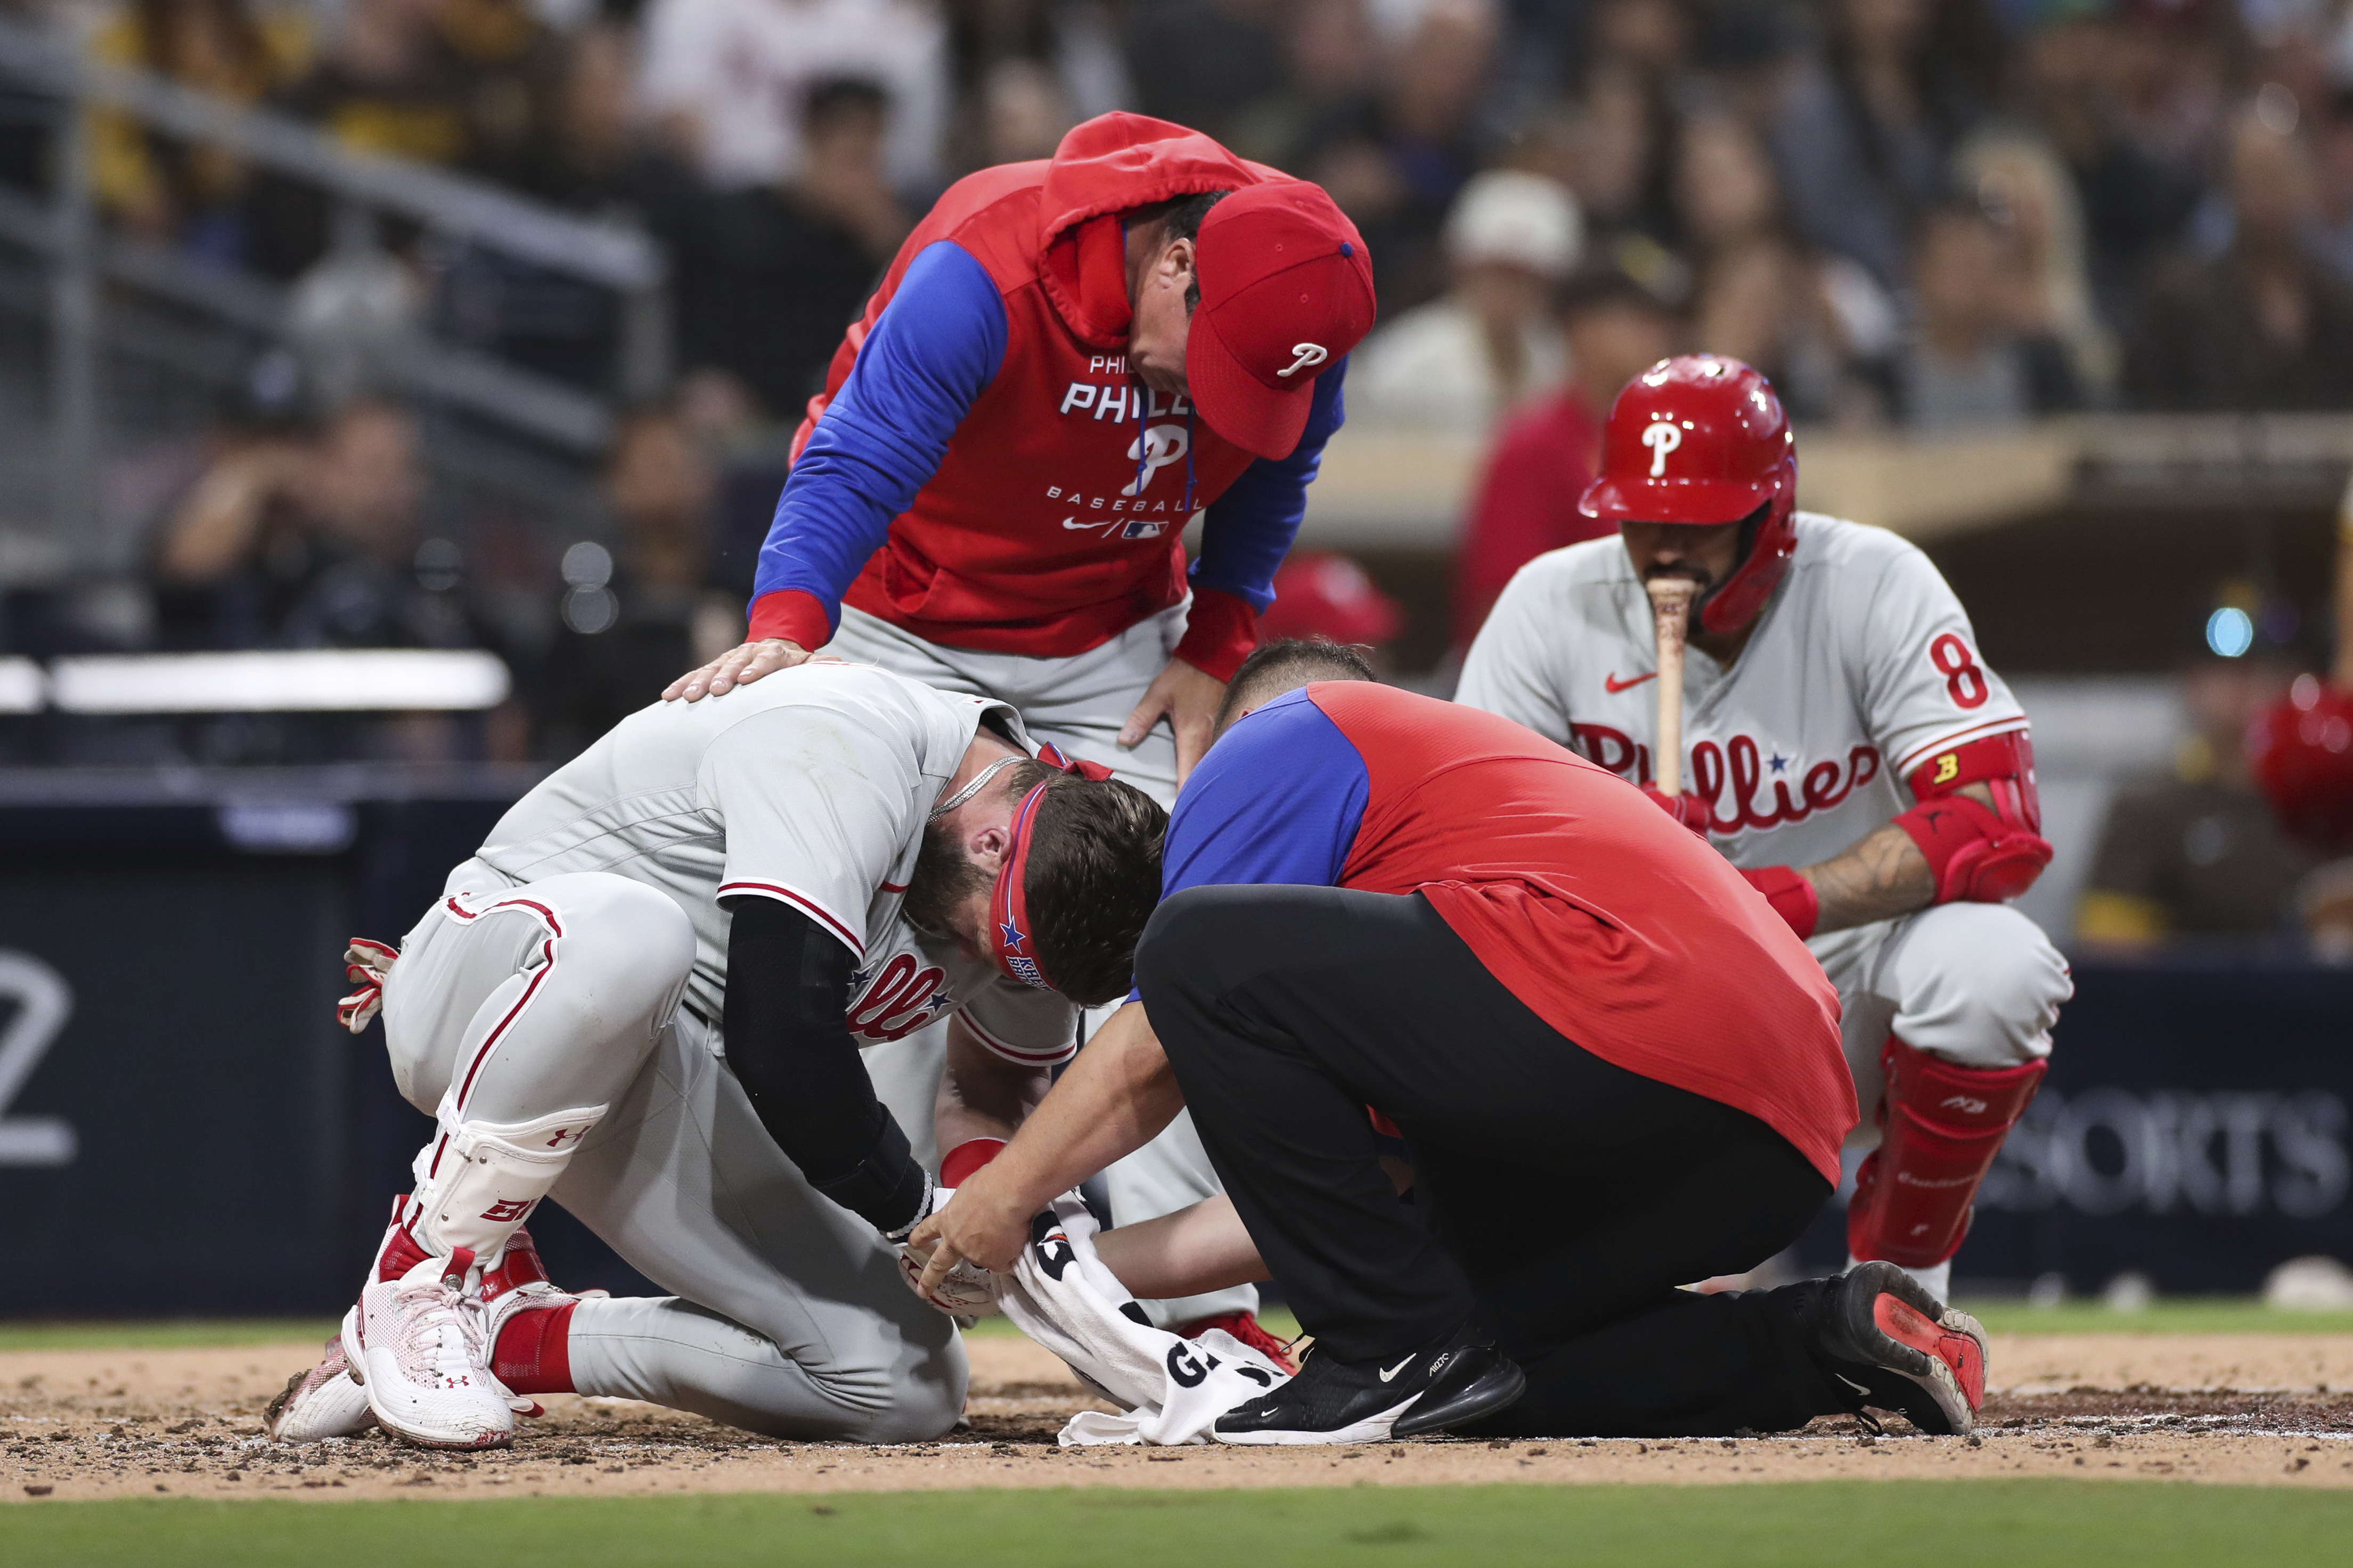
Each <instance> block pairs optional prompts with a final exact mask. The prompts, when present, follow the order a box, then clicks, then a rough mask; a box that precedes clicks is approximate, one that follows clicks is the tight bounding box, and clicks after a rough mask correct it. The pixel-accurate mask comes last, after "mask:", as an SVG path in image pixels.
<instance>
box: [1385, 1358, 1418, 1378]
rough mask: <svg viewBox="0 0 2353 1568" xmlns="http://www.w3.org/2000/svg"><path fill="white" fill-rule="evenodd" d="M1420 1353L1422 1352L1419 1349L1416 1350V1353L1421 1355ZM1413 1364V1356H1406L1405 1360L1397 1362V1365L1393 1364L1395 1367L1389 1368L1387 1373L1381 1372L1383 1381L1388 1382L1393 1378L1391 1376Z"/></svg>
mask: <svg viewBox="0 0 2353 1568" xmlns="http://www.w3.org/2000/svg"><path fill="white" fill-rule="evenodd" d="M1420 1353H1421V1352H1419V1351H1416V1352H1414V1355H1419V1354H1420ZM1412 1364H1413V1356H1408V1357H1406V1358H1405V1360H1403V1361H1401V1362H1399V1363H1397V1365H1395V1366H1393V1367H1391V1368H1389V1369H1388V1371H1387V1372H1385V1373H1381V1381H1382V1382H1383V1383H1387V1382H1388V1380H1389V1379H1391V1378H1393V1377H1395V1376H1396V1375H1397V1374H1398V1373H1401V1372H1403V1371H1404V1370H1405V1369H1406V1368H1407V1367H1409V1366H1410V1365H1412Z"/></svg>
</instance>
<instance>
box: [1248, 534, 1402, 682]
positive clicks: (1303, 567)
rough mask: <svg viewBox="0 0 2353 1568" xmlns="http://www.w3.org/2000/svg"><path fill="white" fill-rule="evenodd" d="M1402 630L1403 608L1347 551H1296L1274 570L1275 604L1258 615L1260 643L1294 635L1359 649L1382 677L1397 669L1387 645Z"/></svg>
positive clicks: (1294, 636)
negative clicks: (1279, 567)
mask: <svg viewBox="0 0 2353 1568" xmlns="http://www.w3.org/2000/svg"><path fill="white" fill-rule="evenodd" d="M1404 630H1405V607H1404V606H1403V605H1399V604H1398V602H1397V601H1396V600H1395V599H1392V598H1390V597H1389V596H1388V595H1387V594H1384V593H1382V592H1381V590H1380V586H1379V584H1376V583H1375V582H1374V581H1373V579H1372V577H1371V575H1370V574H1367V573H1366V571H1365V569H1364V568H1363V567H1362V566H1360V565H1358V564H1357V563H1356V562H1355V561H1353V560H1351V559H1349V558H1348V557H1347V556H1345V555H1336V554H1330V553H1326V552H1314V551H1310V552H1306V553H1303V554H1300V553H1294V554H1293V555H1292V556H1291V558H1290V559H1289V560H1287V561H1285V562H1284V563H1282V570H1281V571H1279V572H1277V573H1276V574H1274V603H1273V604H1272V605H1269V606H1267V611H1266V614H1264V615H1262V616H1260V617H1259V618H1258V635H1259V640H1260V641H1261V642H1273V641H1276V640H1278V639H1281V638H1293V639H1296V640H1298V641H1302V642H1330V643H1338V644H1340V645H1341V646H1342V647H1356V648H1360V649H1362V650H1363V652H1364V655H1365V659H1366V663H1368V664H1370V665H1371V666H1372V667H1373V668H1374V669H1375V670H1376V671H1377V672H1378V673H1379V674H1380V675H1381V676H1382V677H1383V678H1384V679H1386V678H1388V677H1389V676H1391V675H1393V674H1395V673H1396V668H1397V664H1396V659H1395V657H1394V656H1393V655H1392V653H1391V652H1390V649H1389V644H1391V643H1393V642H1395V641H1396V640H1397V637H1398V633H1400V632H1402V631H1404Z"/></svg>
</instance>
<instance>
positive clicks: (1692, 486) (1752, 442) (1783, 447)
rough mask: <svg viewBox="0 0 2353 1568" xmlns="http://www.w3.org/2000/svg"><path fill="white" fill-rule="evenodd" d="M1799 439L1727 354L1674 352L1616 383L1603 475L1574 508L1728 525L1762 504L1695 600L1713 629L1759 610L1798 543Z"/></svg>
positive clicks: (1733, 625) (1606, 515)
mask: <svg viewBox="0 0 2353 1568" xmlns="http://www.w3.org/2000/svg"><path fill="white" fill-rule="evenodd" d="M1797 505H1798V443H1797V438H1796V437H1793V436H1792V435H1790V433H1789V416H1788V415H1786V414H1784V413H1782V412H1781V400H1780V399H1779V398H1778V397H1776V396H1774V395H1773V385H1772V383H1770V382H1768V381H1767V380H1766V379H1765V378H1764V377H1763V376H1761V375H1759V374H1757V372H1755V371H1754V370H1751V369H1750V368H1749V367H1748V366H1746V365H1745V364H1743V363H1740V362H1739V361H1738V360H1736V359H1725V358H1723V357H1722V356H1720V355H1717V354H1677V355H1676V356H1675V357H1674V358H1672V359H1662V360H1661V361H1660V362H1659V363H1656V364H1654V365H1652V366H1651V368H1650V369H1648V370H1646V371H1644V372H1643V373H1642V374H1640V375H1638V376H1636V377H1635V378H1634V379H1633V380H1631V381H1630V382H1628V383H1627V384H1626V389H1625V390H1624V391H1623V392H1620V394H1619V395H1618V401H1617V402H1616V403H1615V404H1613V405H1610V409H1609V428H1608V429H1607V430H1605V431H1604V432H1603V434H1602V437H1601V477H1600V478H1599V479H1595V480H1594V481H1593V483H1592V484H1591V485H1590V486H1588V487H1587V489H1586V491H1585V497H1584V499H1583V500H1580V501H1578V502H1577V510H1579V511H1581V512H1583V513H1584V514H1585V515H1586V516H1588V517H1590V518H1598V519H1600V520H1601V521H1605V522H1613V523H1617V522H1688V523H1696V524H1705V523H1725V522H1737V521H1740V520H1741V519H1742V518H1745V517H1747V516H1749V515H1750V514H1752V513H1754V512H1756V511H1757V510H1758V509H1759V508H1762V509H1763V510H1764V516H1763V520H1762V521H1760V522H1759V523H1758V524H1757V526H1756V528H1755V529H1754V531H1752V532H1751V534H1750V535H1749V537H1748V538H1746V539H1745V540H1743V541H1742V545H1743V549H1742V552H1741V557H1740V564H1739V565H1738V566H1736V567H1735V568H1734V569H1733V573H1732V575H1731V576H1729V577H1726V578H1725V580H1724V581H1723V582H1721V583H1719V584H1716V585H1715V587H1714V588H1712V589H1710V590H1709V591H1708V594H1707V596H1706V597H1705V598H1704V599H1702V600H1701V601H1700V602H1699V620H1700V625H1701V626H1704V627H1706V628H1707V629H1708V630H1709V631H1712V632H1715V633H1718V634H1722V633H1725V632H1732V631H1737V630H1739V629H1740V628H1741V627H1742V626H1746V625H1747V624H1748V622H1749V620H1750V619H1751V618H1752V617H1754V616H1756V614H1757V611H1759V610H1761V609H1763V608H1764V607H1765V601H1766V599H1767V597H1768V596H1769V595H1771V594H1772V592H1773V586H1774V584H1777V583H1778V582H1780V580H1781V574H1782V573H1784V572H1786V571H1788V567H1789V553H1790V552H1792V551H1794V550H1795V549H1796V548H1797V547H1798V531H1797V527H1796V525H1795V524H1794V523H1793V522H1792V521H1791V514H1792V513H1793V512H1795V511H1796V510H1797Z"/></svg>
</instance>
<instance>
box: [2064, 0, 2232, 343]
mask: <svg viewBox="0 0 2353 1568" xmlns="http://www.w3.org/2000/svg"><path fill="white" fill-rule="evenodd" d="M2131 26H2133V24H2132V22H2131V21H2130V19H2128V18H2125V17H2118V16H2105V15H2102V14H2100V13H2098V12H2096V11H2094V10H2091V9H2088V8H2082V9H2075V10H2072V11H2062V12H2060V13H2059V14H2058V15H2057V16H2054V17H2053V18H2052V20H2050V21H2048V22H2046V23H2045V24H2044V25H2043V26H2042V27H2041V28H2040V29H2038V30H2037V31H2036V32H2035V33H2034V34H2032V35H2031V37H2029V38H2028V39H2027V40H2026V44H2025V47H2024V50H2023V54H2022V58H2021V70H2020V75H2021V78H2022V79H2023V81H2024V84H2025V95H2024V96H2025V100H2026V102H2027V104H2028V106H2029V108H2030V110H2031V114H2032V117H2033V120H2034V122H2035V124H2036V127H2037V129H2039V130H2040V131H2041V132H2042V135H2044V136H2045V137H2047V138H2048V139H2049V140H2050V142H2051V145H2052V149H2053V150H2054V151H2055V152H2056V153H2058V155H2059V157H2060V159H2061V161H2062V162H2063V163H2065V165H2066V167H2067V171H2068V174H2069V176H2070V177H2071V178H2072V180H2073V183H2074V187H2075V191H2076V195H2077V197H2078V199H2079V200H2080V201H2081V203H2082V205H2083V209H2084V238H2085V249H2086V254H2085V266H2086V271H2087V273H2088V275H2089V279H2090V283H2091V288H2092V292H2093V298H2094V301H2095V303H2096V304H2097V307H2098V310H2099V313H2100V316H2101V319H2102V320H2103V321H2105V322H2106V323H2107V324H2108V325H2109V326H2110V327H2111V328H2112V329H2114V328H2119V327H2121V326H2122V325H2123V324H2124V323H2125V322H2126V321H2127V320H2128V318H2129V317H2130V315H2131V306H2132V301H2133V300H2134V299H2135V298H2136V297H2137V295H2138V293H2139V291H2140V288H2141V284H2142V280H2143V276H2144V273H2145V271H2146V269H2147V265H2148V263H2149V262H2150V261H2151V260H2152V259H2153V258H2158V257H2159V256H2161V255H2162V254H2163V253H2164V252H2165V251H2166V250H2167V249H2168V247H2171V246H2172V244H2173V243H2174V241H2175V240H2176V239H2177V238H2178V237H2179V235H2180V233H2181V229H2182V226H2183V225H2184V224H2185V223H2187V222H2188V221H2189V215H2190V213H2191V211H2192V210H2193V209H2194V208H2196V206H2197V205H2198V200H2199V196H2200V189H2201V184H2202V182H2201V180H2200V176H2199V174H2198V171H2197V170H2196V168H2195V167H2194V166H2191V165H2189V164H2184V163H2175V162H2170V161H2168V160H2167V159H2164V158H2160V157H2158V156H2157V155H2156V154H2154V153H2151V152H2149V151H2148V150H2147V149H2146V148H2144V147H2142V146H2141V145H2139V144H2138V143H2137V142H2136V141H2135V140H2134V139H2133V138H2132V137H2131V136H2130V135H2129V134H2128V133H2127V132H2126V116H2125V114H2124V111H2123V110H2122V109H2121V107H2120V106H2119V104H2118V102H2117V94H2116V82H2115V75H2116V70H2115V62H2116V57H2117V55H2118V54H2119V53H2120V52H2121V50H2120V47H2119V44H2120V40H2121V39H2122V38H2123V37H2125V36H2126V31H2127V29H2129V28H2130V27H2131Z"/></svg>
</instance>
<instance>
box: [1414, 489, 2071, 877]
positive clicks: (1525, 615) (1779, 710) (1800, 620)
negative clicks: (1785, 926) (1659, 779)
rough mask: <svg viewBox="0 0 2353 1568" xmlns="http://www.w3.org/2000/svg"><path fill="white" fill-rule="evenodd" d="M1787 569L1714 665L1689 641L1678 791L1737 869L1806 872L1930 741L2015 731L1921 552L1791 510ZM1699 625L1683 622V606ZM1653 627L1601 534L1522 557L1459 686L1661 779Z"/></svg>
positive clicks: (2014, 716) (1844, 839)
mask: <svg viewBox="0 0 2353 1568" xmlns="http://www.w3.org/2000/svg"><path fill="white" fill-rule="evenodd" d="M1797 531H1798V543H1797V551H1796V553H1795V554H1794V555H1793V556H1792V557H1791V559H1790V562H1789V568H1788V576H1787V577H1785V578H1784V579H1783V580H1782V582H1781V584H1780V586H1779V587H1778V588H1777V589H1776V590H1775V591H1774V594H1773V596H1772V597H1771V598H1770V599H1769V600H1767V602H1766V605H1765V608H1764V609H1763V611H1761V612H1760V613H1759V614H1758V616H1757V622H1756V626H1755V629H1754V630H1753V631H1752V632H1751V633H1750V634H1749V637H1748V642H1747V645H1746V647H1743V648H1742V649H1741V650H1740V656H1739V657H1738V658H1736V659H1735V660H1734V661H1733V664H1732V668H1729V669H1726V668H1725V667H1724V666H1722V665H1720V664H1718V663H1717V662H1716V661H1715V659H1714V658H1710V657H1709V656H1708V655H1707V654H1705V653H1704V652H1702V651H1701V650H1700V649H1699V648H1698V647H1696V646H1694V647H1687V648H1686V649H1685V651H1684V654H1683V745H1684V747H1685V751H1684V754H1683V789H1684V790H1685V791H1686V792H1687V793H1689V794H1692V795H1697V796H1698V797H1699V798H1700V799H1702V800H1704V801H1705V802H1707V803H1708V806H1709V810H1710V812H1711V815H1712V820H1711V822H1710V825H1709V837H1710V838H1711V839H1712V840H1713V841H1714V842H1715V846H1716V847H1718V848H1719V849H1721V850H1723V851H1724V853H1725V855H1726V856H1727V857H1728V858H1730V859H1731V860H1732V863H1733V864H1734V865H1736V866H1810V865H1813V864H1816V863H1817V862H1820V861H1823V860H1828V859H1831V858H1833V857H1835V856H1837V855H1839V854H1841V853H1843V852H1844V851H1845V850H1847V849H1848V848H1850V847H1852V846H1853V844H1854V843H1855V841H1856V840H1858V839H1860V838H1862V837H1863V836H1864V835H1865V834H1867V833H1869V832H1871V831H1872V830H1873V829H1874V828H1876V827H1878V826H1881V825H1882V824H1883V823H1885V822H1887V821H1888V820H1890V819H1891V818H1893V817H1894V816H1896V815H1897V814H1898V813H1900V812H1902V811H1905V810H1906V809H1908V808H1909V806H1910V805H1911V804H1912V802H1911V797H1910V792H1909V791H1908V790H1906V789H1905V787H1904V784H1903V781H1904V778H1905V775H1906V774H1908V773H1911V772H1912V771H1913V770H1914V769H1915V768H1917V767H1918V766H1919V765H1920V764H1921V763H1923V762H1924V761H1926V760H1928V759H1930V758H1932V757H1934V756H1935V755H1936V753H1937V752H1940V751H1943V750H1946V749H1947V748H1950V747H1953V746H1957V745H1959V744H1961V743H1963V742H1968V741H1976V740H1981V739H1984V738H1985V737H1988V736H1991V735H2000V734H2003V733H2005V732H2007V731H2013V730H2024V729H2025V728H2026V727H2027V722H2026V713H2025V711H2024V710H2022V709H2021V708H2020V707H2019V705H2018V700H2017V699H2016V698H2014V697H2012V696H2011V695H2010V688H2009V687H2007V686H2005V685H2003V684H2002V681H2001V678H2000V677H1999V676H1997V675H1995V674H1994V673H1993V672H1992V671H1991V670H1989V669H1988V668H1986V666H1985V663H1984V661H1983V660H1982V659H1980V658H1978V653H1977V639H1976V637H1975V636H1974V635H1973V634H1972V633H1971V632H1970V630H1969V618H1968V616H1967V615H1965V614H1964V613H1963V612H1962V610H1961V605H1960V601H1959V600H1958V599H1957V598H1956V597H1955V596H1954V595H1953V591H1952V589H1951V588H1950V587H1948V586H1947V585H1946V583H1945V580H1944V578H1943V577H1942V576H1941V575H1939V574H1938V573H1937V571H1936V567H1935V566H1934V565H1932V564H1931V563H1929V560H1928V558H1927V557H1926V555H1924V554H1922V553H1921V552H1920V551H1919V550H1918V549H1917V548H1915V546H1913V545H1911V544H1909V543H1907V542H1905V541H1904V540H1901V539H1899V538H1897V537H1896V536H1895V535H1894V534H1892V533H1889V532H1886V531H1883V530H1882V529H1876V528H1864V527H1861V526H1859V525H1857V524H1855V523H1852V522H1844V521H1840V520H1838V519H1836V518H1829V517H1822V516H1820V515H1818V514H1815V513H1812V512H1804V511H1801V512H1799V513H1798V514H1797ZM1694 619H1696V617H1694ZM1657 679H1658V630H1657V625H1656V622H1655V620H1654V619H1653V617H1652V615H1651V600H1650V595H1648V594H1646V593H1645V592H1644V591H1643V587H1642V584H1641V580H1640V579H1638V578H1637V577H1636V576H1635V574H1634V566H1633V563H1632V562H1631V561H1630V559H1629V558H1628V556H1627V554H1626V547H1625V544H1624V543H1623V542H1621V541H1620V539H1619V538H1618V537H1617V536H1616V535H1615V534H1612V535H1611V536H1610V537H1609V538H1608V539H1596V540H1589V541H1588V542H1585V543H1583V544H1576V545H1571V546H1570V547H1568V548H1567V549H1566V550H1556V551H1554V552H1552V553H1551V554H1549V555H1541V556H1538V557H1537V558H1536V559H1535V560H1534V561H1532V562H1530V563H1528V564H1527V565H1526V566H1525V567H1523V568H1522V569H1521V571H1520V573H1519V574H1518V575H1517V576H1515V577H1514V578H1513V579H1512V582H1511V585H1510V586H1509V587H1507V588H1505V589H1504V595H1503V597H1502V598H1500V599H1498V600H1497V601H1496V603H1495V610H1494V613H1493V615H1492V616H1489V617H1488V619H1487V624H1486V626H1485V627H1484V628H1483V629H1482V630H1481V632H1480V633H1479V637H1478V639H1477V640H1476V641H1475V642H1473V643H1472V646H1471V652H1470V655H1469V657H1468V658H1465V660H1464V661H1463V666H1462V682H1461V688H1460V689H1458V690H1457V691H1456V693H1455V700H1457V701H1459V702H1464V703H1468V704H1469V705H1471V706H1472V707H1474V708H1483V709H1485V710H1488V711H1489V712H1492V713H1500V714H1502V715H1504V717H1505V718H1507V719H1514V720H1517V721H1519V722H1521V723H1523V724H1525V725H1526V726H1527V727H1528V728H1529V729H1531V730H1534V731H1536V732H1537V733H1538V734H1541V735H1544V736H1546V737H1548V738H1550V739H1552V740H1555V741H1558V742H1561V743H1562V744H1564V745H1567V746H1571V747H1574V748H1575V749H1576V750H1577V752H1580V753H1582V754H1583V755H1585V756H1586V757H1588V758H1590V759H1591V760H1592V761H1593V762H1594V763H1598V764H1599V765H1600V766H1602V767H1604V768H1607V769H1609V771H1610V772H1611V773H1616V774H1618V775H1619V776H1620V777H1621V778H1627V779H1631V780H1634V781H1635V782H1637V783H1640V784H1650V783H1652V782H1654V779H1655V776H1656V773H1657V762H1656V759H1655V758H1654V757H1653V756H1652V755H1651V750H1652V746H1653V744H1654V743H1655V742H1656V741H1657V738H1658V729H1659V699H1658V688H1657V685H1656V681H1657Z"/></svg>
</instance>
